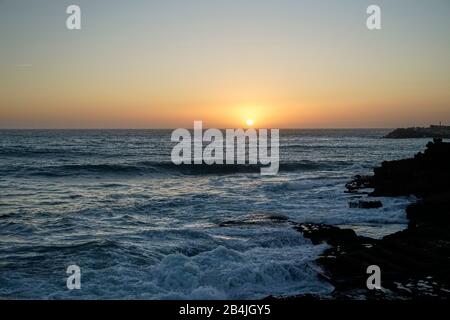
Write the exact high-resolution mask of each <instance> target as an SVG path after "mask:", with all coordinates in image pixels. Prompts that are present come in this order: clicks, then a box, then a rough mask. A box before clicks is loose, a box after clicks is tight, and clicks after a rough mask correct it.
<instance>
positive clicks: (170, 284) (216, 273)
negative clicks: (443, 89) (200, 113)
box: [0, 129, 428, 299]
mask: <svg viewBox="0 0 450 320" xmlns="http://www.w3.org/2000/svg"><path fill="white" fill-rule="evenodd" d="M388 131H389V130H385V129H358V130H354V129H352V130H350V129H348V130H344V129H340V130H319V129H317V130H281V132H280V171H279V173H278V175H275V176H261V175H260V174H259V170H255V168H254V167H252V166H238V165H235V166H206V165H200V166H199V165H196V166H175V165H173V164H172V163H171V162H170V152H171V149H172V147H173V146H174V143H173V142H171V141H170V135H171V130H0V298H23V299H63V298H64V299H71V298H73V299H260V298H264V297H267V296H269V295H273V296H291V295H296V294H305V293H312V294H328V293H330V292H331V291H332V290H333V287H332V286H331V285H330V284H329V283H327V282H326V281H324V280H323V279H322V278H320V277H319V272H320V269H319V267H318V266H317V265H316V264H315V262H314V261H315V259H316V258H317V257H318V256H319V255H320V254H321V253H322V252H323V250H325V248H326V247H327V246H326V245H325V244H323V245H312V243H311V242H310V241H309V240H307V239H305V238H303V236H302V235H301V234H300V233H299V232H297V231H295V230H294V228H293V223H294V222H314V223H327V224H332V225H336V226H345V227H348V228H352V229H354V230H355V231H356V232H357V233H358V234H360V235H366V236H370V237H374V238H381V237H383V236H385V235H387V234H390V233H393V232H396V231H398V230H401V229H404V228H405V227H406V224H407V220H406V214H405V211H404V209H405V207H406V206H407V204H409V203H411V202H412V201H414V199H413V198H411V197H400V198H381V199H380V200H381V201H382V202H383V207H382V208H379V209H355V208H349V205H348V203H349V201H351V200H352V199H354V198H355V197H358V195H354V194H348V193H345V192H344V191H345V187H344V185H345V183H346V182H348V181H349V180H350V179H351V177H352V176H354V175H356V174H370V173H371V172H372V170H373V167H375V166H378V165H380V164H381V162H382V161H384V160H393V159H401V158H406V157H411V156H413V155H414V154H415V153H417V152H419V151H422V150H423V149H424V148H425V145H426V143H427V142H428V139H406V140H388V139H383V138H382V136H383V135H385V134H386V133H387V132H388ZM70 265H77V266H79V267H80V268H81V289H80V290H68V288H67V287H66V279H67V277H68V274H66V269H67V267H68V266H70Z"/></svg>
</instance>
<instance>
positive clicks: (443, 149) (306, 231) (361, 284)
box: [296, 139, 450, 299]
mask: <svg viewBox="0 0 450 320" xmlns="http://www.w3.org/2000/svg"><path fill="white" fill-rule="evenodd" d="M368 180H369V181H370V183H371V185H372V186H373V187H374V192H373V195H383V196H398V195H409V194H414V195H416V196H418V197H420V198H421V200H420V201H418V202H417V203H414V204H411V205H409V206H408V208H407V210H406V211H407V217H408V219H409V225H408V228H407V229H405V230H403V231H400V232H397V233H394V234H392V235H388V236H386V237H384V238H383V239H381V240H375V239H370V238H365V237H361V236H357V235H356V234H355V232H354V231H353V230H346V229H340V228H338V227H335V226H327V225H323V224H300V225H298V226H297V227H296V228H297V230H299V231H300V232H302V233H303V235H304V236H305V237H306V238H309V239H311V241H312V242H313V243H320V242H327V243H328V244H330V245H331V246H332V247H331V248H329V249H327V250H326V251H325V252H324V254H323V255H322V256H321V257H320V258H319V259H318V260H317V262H318V263H319V264H320V265H321V266H322V269H323V270H324V273H323V277H324V278H325V279H327V280H328V281H330V282H331V283H332V284H333V285H334V286H335V291H334V292H333V294H332V297H336V298H339V299H341V298H355V297H358V298H361V297H363V298H368V299H405V298H434V299H436V298H438V299H450V273H449V272H448V270H450V143H445V142H442V140H440V139H435V140H434V142H430V143H428V145H427V149H426V150H425V152H423V153H418V154H417V155H416V156H415V157H414V158H412V159H405V160H398V161H389V162H383V164H382V166H381V167H380V168H376V169H375V175H374V177H373V178H372V179H368ZM357 181H361V178H360V177H358V178H357ZM359 185H363V183H360V182H356V183H355V184H354V185H352V186H351V187H352V188H353V187H354V186H356V187H358V186H359ZM356 203H357V204H358V207H359V203H360V202H356ZM370 265H377V266H379V267H380V269H381V272H382V282H381V284H382V287H383V288H384V289H385V290H383V291H379V292H374V291H370V290H368V289H367V287H366V280H367V276H368V275H367V273H366V270H367V267H368V266H370Z"/></svg>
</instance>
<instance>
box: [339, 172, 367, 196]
mask: <svg viewBox="0 0 450 320" xmlns="http://www.w3.org/2000/svg"><path fill="white" fill-rule="evenodd" d="M345 187H346V188H347V191H348V192H356V191H357V190H359V189H366V188H372V177H371V176H361V175H359V174H358V175H356V176H354V177H353V178H352V180H351V181H350V182H348V183H346V184H345Z"/></svg>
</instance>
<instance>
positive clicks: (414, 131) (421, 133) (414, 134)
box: [385, 125, 450, 139]
mask: <svg viewBox="0 0 450 320" xmlns="http://www.w3.org/2000/svg"><path fill="white" fill-rule="evenodd" d="M385 138H388V139H413V138H446V139H448V138H450V126H442V125H439V126H436V125H434V126H429V127H428V128H421V127H411V128H398V129H395V130H394V131H391V132H389V133H388V134H387V135H386V136H385Z"/></svg>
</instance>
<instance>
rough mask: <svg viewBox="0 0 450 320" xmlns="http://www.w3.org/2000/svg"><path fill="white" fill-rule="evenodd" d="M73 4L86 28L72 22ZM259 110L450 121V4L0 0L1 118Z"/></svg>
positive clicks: (247, 113) (280, 120)
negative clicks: (375, 15) (371, 19)
mask: <svg viewBox="0 0 450 320" xmlns="http://www.w3.org/2000/svg"><path fill="white" fill-rule="evenodd" d="M70 4H77V5H79V6H80V7H81V10H82V30H79V31H70V30H67V29H66V25H65V21H66V18H67V14H66V12H65V11H66V7H67V6H68V5H70ZM370 4H378V5H379V6H380V7H381V10H382V30H377V31H370V30H368V29H367V28H366V18H367V14H366V8H367V6H368V5H370ZM248 119H253V120H254V121H255V125H256V126H258V127H278V128H340V127H346V128H350V127H398V126H402V127H403V126H413V125H428V124H430V123H437V122H439V121H442V122H443V123H447V124H449V125H450V1H448V0H431V1H423V0H390V1H381V0H370V1H365V0H354V1H353V0H344V1H329V0H324V1H317V0H270V1H267V0H177V1H174V0H158V1H149V0H147V1H144V0H142V1H136V0H135V1H106V0H105V1H101V0H96V1H92V0H91V1H82V0H76V1H56V0H54V1H46V0H41V1H24V0H0V128H174V127H191V126H192V123H193V121H194V120H203V122H204V125H205V126H207V127H221V128H224V127H242V126H245V122H246V120H248Z"/></svg>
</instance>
